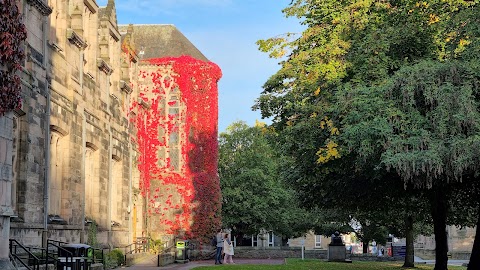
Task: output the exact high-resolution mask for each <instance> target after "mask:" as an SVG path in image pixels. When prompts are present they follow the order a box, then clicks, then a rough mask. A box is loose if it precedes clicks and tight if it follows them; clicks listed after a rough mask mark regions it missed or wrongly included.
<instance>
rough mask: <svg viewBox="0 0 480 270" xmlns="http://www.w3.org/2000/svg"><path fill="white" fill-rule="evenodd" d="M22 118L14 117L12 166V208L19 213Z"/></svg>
mask: <svg viewBox="0 0 480 270" xmlns="http://www.w3.org/2000/svg"><path fill="white" fill-rule="evenodd" d="M20 141H21V140H20V118H18V117H14V118H13V148H12V149H13V153H12V166H13V179H12V201H11V203H12V209H13V212H14V213H16V214H18V205H17V188H18V177H19V172H20V166H19V162H18V160H19V156H18V155H19V154H20Z"/></svg>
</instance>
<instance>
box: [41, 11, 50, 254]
mask: <svg viewBox="0 0 480 270" xmlns="http://www.w3.org/2000/svg"><path fill="white" fill-rule="evenodd" d="M47 19H48V17H47V16H44V17H43V54H44V57H43V63H42V64H43V66H44V67H45V70H46V76H45V77H46V78H45V95H46V98H47V105H46V108H45V118H46V119H45V177H44V178H45V180H44V187H43V209H44V213H43V215H44V216H43V231H42V246H43V247H44V248H46V247H47V241H48V211H49V209H48V197H49V193H50V190H49V189H50V86H49V80H50V78H49V75H48V60H47V59H48V50H47V49H48V47H47V28H48V22H47Z"/></svg>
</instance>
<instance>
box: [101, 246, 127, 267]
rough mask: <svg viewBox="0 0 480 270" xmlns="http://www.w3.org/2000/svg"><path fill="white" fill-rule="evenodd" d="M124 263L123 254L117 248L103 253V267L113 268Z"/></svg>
mask: <svg viewBox="0 0 480 270" xmlns="http://www.w3.org/2000/svg"><path fill="white" fill-rule="evenodd" d="M123 264H125V256H124V254H123V252H122V251H121V250H119V249H114V250H112V251H110V252H108V253H107V254H106V255H105V267H106V268H107V269H113V268H116V267H118V266H121V265H123Z"/></svg>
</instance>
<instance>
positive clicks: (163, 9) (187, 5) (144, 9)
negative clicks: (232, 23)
mask: <svg viewBox="0 0 480 270" xmlns="http://www.w3.org/2000/svg"><path fill="white" fill-rule="evenodd" d="M232 1H233V0H122V1H116V2H115V5H116V8H117V9H118V10H119V11H128V12H129V13H135V14H143V15H144V16H154V15H159V14H169V15H171V14H174V13H176V12H179V11H181V10H182V9H201V8H225V7H229V6H230V5H231V4H232ZM107 2H108V1H107V0H99V1H97V3H98V5H99V6H106V5H107Z"/></svg>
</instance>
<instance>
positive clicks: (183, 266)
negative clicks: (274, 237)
mask: <svg viewBox="0 0 480 270" xmlns="http://www.w3.org/2000/svg"><path fill="white" fill-rule="evenodd" d="M233 261H234V262H235V264H284V263H285V260H284V259H235V258H234V259H233ZM155 263H156V262H154V261H151V260H150V259H147V260H145V261H143V262H140V263H138V264H135V265H132V266H130V267H125V270H162V269H176V270H188V269H193V268H195V267H198V266H209V265H215V261H214V260H208V261H191V262H188V263H174V264H171V265H167V266H163V267H157V266H155Z"/></svg>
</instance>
